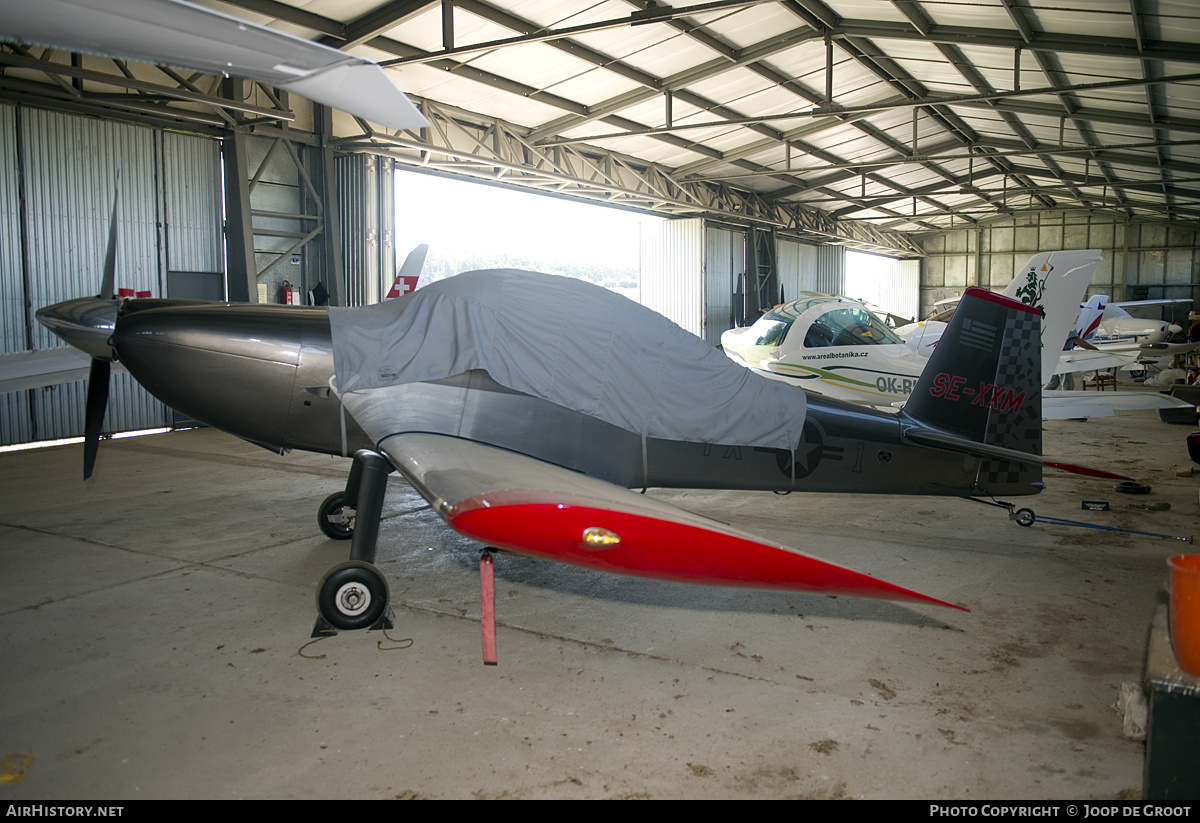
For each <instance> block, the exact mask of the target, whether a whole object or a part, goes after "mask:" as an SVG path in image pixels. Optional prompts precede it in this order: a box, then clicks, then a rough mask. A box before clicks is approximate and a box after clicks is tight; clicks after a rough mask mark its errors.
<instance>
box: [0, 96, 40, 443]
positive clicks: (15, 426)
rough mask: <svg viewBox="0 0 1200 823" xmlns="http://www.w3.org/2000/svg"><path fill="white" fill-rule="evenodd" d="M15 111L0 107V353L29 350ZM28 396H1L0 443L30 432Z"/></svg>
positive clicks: (23, 438)
mask: <svg viewBox="0 0 1200 823" xmlns="http://www.w3.org/2000/svg"><path fill="white" fill-rule="evenodd" d="M16 122H17V110H16V107H15V106H3V105H0V353H2V354H7V353H10V352H19V351H24V350H25V349H27V348H29V345H28V340H27V335H28V330H27V328H26V326H25V286H24V284H23V283H22V275H21V214H20V190H19V187H18V181H19V179H20V178H19V175H18V170H17V129H16ZM32 428H33V427H32V418H31V417H30V414H29V392H8V393H6V394H0V443H23V442H26V441H27V440H29V438H30V435H31V431H32Z"/></svg>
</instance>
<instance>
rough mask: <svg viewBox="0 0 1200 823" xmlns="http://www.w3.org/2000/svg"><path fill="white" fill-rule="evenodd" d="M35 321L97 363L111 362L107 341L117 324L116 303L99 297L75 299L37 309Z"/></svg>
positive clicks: (111, 351)
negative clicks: (102, 361) (99, 361)
mask: <svg viewBox="0 0 1200 823" xmlns="http://www.w3.org/2000/svg"><path fill="white" fill-rule="evenodd" d="M36 317H37V320H38V322H39V323H41V324H42V325H43V326H45V327H46V328H47V329H49V330H50V331H51V332H53V333H54V334H55V335H56V336H57V337H58V338H59V339H60V340H62V341H63V342H64V343H68V344H70V345H72V346H74V347H75V348H77V349H79V350H80V351H82V352H85V353H87V354H89V355H91V356H92V357H95V358H96V359H98V360H112V359H113V350H112V344H111V341H110V338H111V337H112V334H113V329H114V328H115V325H116V322H117V303H116V301H115V300H105V299H104V298H103V297H79V298H76V299H74V300H64V301H63V302H62V303H55V304H54V305H53V306H46V307H44V308H41V309H38V310H37V314H36Z"/></svg>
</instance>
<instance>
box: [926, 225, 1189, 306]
mask: <svg viewBox="0 0 1200 823" xmlns="http://www.w3.org/2000/svg"><path fill="white" fill-rule="evenodd" d="M1198 244H1200V236H1198V233H1197V231H1196V230H1194V229H1190V228H1186V227H1176V226H1168V225H1165V224H1162V223H1125V222H1119V221H1115V220H1113V219H1111V218H1104V217H1099V216H1094V215H1079V214H1064V213H1061V212H1043V213H1041V214H1038V215H1036V216H1032V217H1021V218H1019V219H1012V220H1004V221H1002V222H996V223H990V224H988V225H987V226H985V227H982V228H978V229H969V230H964V231H956V232H947V233H945V234H940V235H936V236H934V237H931V238H929V239H927V240H925V241H923V243H922V245H923V247H924V249H925V251H926V252H927V254H928V257H927V258H926V259H925V262H924V265H923V266H922V272H921V311H922V313H924V312H926V311H928V309H929V307H930V306H932V304H933V302H934V301H935V300H937V299H939V297H940V296H941V294H942V293H943V292H945V291H951V290H953V291H961V290H962V289H963V288H965V287H966V286H976V285H978V286H984V287H985V288H990V289H994V290H997V291H999V290H1002V289H1004V287H1005V286H1007V285H1008V283H1009V281H1011V280H1012V279H1013V277H1014V276H1015V274H1016V273H1017V269H1018V268H1019V267H1020V266H1022V265H1024V263H1025V262H1026V261H1027V260H1028V259H1029V258H1030V257H1031V256H1033V255H1034V254H1036V253H1037V252H1039V251H1055V250H1058V249H1100V250H1101V251H1102V252H1103V253H1104V260H1103V261H1102V262H1101V263H1100V265H1099V266H1097V268H1096V273H1095V275H1094V276H1093V277H1092V284H1091V286H1090V287H1089V288H1088V294H1089V295H1090V294H1108V295H1109V296H1111V297H1112V298H1113V299H1114V300H1133V299H1138V298H1139V297H1146V298H1161V297H1166V298H1192V299H1193V300H1196V299H1200V250H1198V248H1197V246H1198ZM1181 311H1184V310H1181Z"/></svg>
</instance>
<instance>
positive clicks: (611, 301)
mask: <svg viewBox="0 0 1200 823" xmlns="http://www.w3.org/2000/svg"><path fill="white" fill-rule="evenodd" d="M329 322H330V326H331V328H332V333H333V354H334V367H335V369H336V376H337V390H338V392H339V393H340V394H341V396H342V401H343V403H344V404H345V407H346V409H347V410H348V411H349V412H350V414H352V415H353V416H354V418H355V419H356V420H357V421H358V422H359V424H360V425H361V426H362V427H363V428H364V430H366V432H367V434H368V435H370V436H371V437H373V438H375V439H379V438H380V437H383V436H386V435H388V434H391V433H394V432H395V431H396V430H397V429H396V425H397V424H398V423H400V421H402V419H403V416H402V413H401V412H400V411H399V410H397V412H396V414H395V415H389V399H388V394H389V392H387V391H386V389H387V387H390V386H397V385H401V384H405V383H414V382H421V381H426V380H437V379H442V378H446V377H451V376H453V375H457V374H461V373H463V372H467V371H470V370H472V369H483V370H485V371H486V372H487V373H488V374H489V375H491V377H492V379H493V380H495V381H496V382H497V383H500V384H501V385H503V386H506V387H507V388H510V389H514V390H516V391H520V392H524V393H526V394H531V395H534V396H536V397H540V398H542V399H544V400H549V401H550V402H552V403H557V404H558V405H560V406H565V407H567V408H569V409H572V410H574V411H577V412H581V413H583V414H587V415H591V416H593V417H598V418H600V419H601V420H604V421H606V422H608V423H612V424H613V425H616V426H620V427H621V428H623V429H627V430H628V431H631V432H634V433H637V434H642V433H643V432H644V433H645V435H646V436H648V437H655V438H664V439H669V440H683V441H688V442H697V443H722V444H738V445H747V446H765V447H773V448H783V449H789V450H791V449H794V447H795V445H796V443H797V441H798V440H799V437H800V432H801V430H802V428H803V426H804V415H805V408H806V403H805V395H804V391H803V390H802V389H800V388H797V387H794V386H789V385H786V384H784V383H781V382H778V381H774V380H770V379H767V378H764V377H761V376H759V375H756V374H754V373H753V372H751V371H750V370H749V369H747V368H744V367H742V366H739V365H737V364H736V363H734V362H733V361H731V360H730V359H729V358H727V357H726V356H725V355H723V354H722V353H721V352H719V351H717V350H716V349H714V348H712V347H711V346H709V345H708V344H707V343H705V342H704V341H703V340H701V339H700V338H698V337H696V336H695V335H693V334H691V333H689V332H686V331H684V330H683V329H681V328H679V327H678V326H676V325H675V324H674V323H672V322H671V321H670V320H668V319H667V318H665V317H663V316H662V315H660V314H658V313H657V312H654V311H652V310H650V309H647V308H645V307H644V306H641V305H638V304H637V303H634V302H633V301H631V300H629V299H627V298H625V297H622V296H621V295H619V294H616V293H614V292H611V291H609V290H607V289H604V288H601V287H599V286H594V285H591V284H590V283H586V282H583V281H580V280H574V279H571V278H567V277H557V276H554V275H548V274H535V273H533V272H526V271H517V270H512V269H499V270H494V271H475V272H467V273H466V274H460V275H457V276H456V277H451V278H449V279H446V280H442V281H439V282H437V283H433V284H431V285H429V286H426V287H424V288H422V289H420V290H418V291H416V292H413V293H412V294H408V295H404V296H403V297H399V298H396V299H395V300H390V301H386V302H384V303H380V304H378V305H374V306H367V307H364V308H354V309H340V308H332V307H331V308H330V309H329ZM390 405H395V404H394V403H391V404H390ZM390 416H394V417H395V418H396V419H395V420H391V419H389V417H390ZM400 425H402V423H400Z"/></svg>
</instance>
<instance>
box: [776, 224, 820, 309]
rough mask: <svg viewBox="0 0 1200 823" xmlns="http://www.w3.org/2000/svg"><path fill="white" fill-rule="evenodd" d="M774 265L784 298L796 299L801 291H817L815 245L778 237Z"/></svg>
mask: <svg viewBox="0 0 1200 823" xmlns="http://www.w3.org/2000/svg"><path fill="white" fill-rule="evenodd" d="M775 266H776V268H777V269H778V271H779V285H780V286H782V287H783V299H784V300H796V299H798V298H799V296H800V292H802V291H817V246H814V245H812V244H810V243H801V242H800V241H799V240H790V239H788V238H786V237H778V238H776V240H775Z"/></svg>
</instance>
